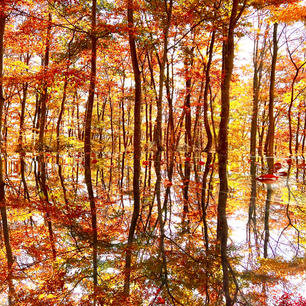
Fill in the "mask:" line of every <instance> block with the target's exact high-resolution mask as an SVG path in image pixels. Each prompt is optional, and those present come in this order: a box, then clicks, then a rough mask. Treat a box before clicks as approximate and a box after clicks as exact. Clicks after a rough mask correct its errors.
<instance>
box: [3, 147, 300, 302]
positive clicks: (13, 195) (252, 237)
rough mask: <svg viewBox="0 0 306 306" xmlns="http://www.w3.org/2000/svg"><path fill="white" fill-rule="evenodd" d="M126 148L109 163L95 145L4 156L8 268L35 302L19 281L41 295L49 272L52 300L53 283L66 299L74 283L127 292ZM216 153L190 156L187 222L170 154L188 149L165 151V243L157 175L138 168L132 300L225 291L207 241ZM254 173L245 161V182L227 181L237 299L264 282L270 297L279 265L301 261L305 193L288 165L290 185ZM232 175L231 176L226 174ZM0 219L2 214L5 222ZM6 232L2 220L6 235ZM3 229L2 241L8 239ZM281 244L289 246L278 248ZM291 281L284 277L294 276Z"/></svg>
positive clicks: (252, 294)
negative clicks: (70, 151)
mask: <svg viewBox="0 0 306 306" xmlns="http://www.w3.org/2000/svg"><path fill="white" fill-rule="evenodd" d="M104 156H105V155H104ZM125 157H126V158H125V161H124V162H123V161H122V156H113V159H112V163H113V164H112V165H111V159H110V158H109V159H108V158H99V157H94V158H91V160H93V159H97V160H98V162H95V163H91V162H90V158H89V156H88V157H87V158H84V157H83V156H75V157H74V156H70V157H69V156H61V155H59V156H58V157H57V158H54V156H46V155H45V156H43V155H41V156H38V157H37V158H36V157H35V158H33V159H32V158H29V157H23V158H20V156H18V157H17V158H15V157H14V156H13V157H12V158H8V159H5V160H4V161H3V162H4V163H6V165H4V167H3V168H4V169H7V170H8V173H7V174H5V176H4V177H5V179H6V181H7V184H6V189H7V191H6V196H7V201H6V210H7V211H8V214H7V216H6V218H7V221H8V222H7V225H8V224H12V226H11V227H10V229H9V230H8V227H7V233H8V234H9V236H10V237H9V238H10V239H9V243H10V246H11V252H12V255H11V259H12V261H15V262H16V264H15V263H14V265H13V273H12V275H13V276H15V275H18V277H19V275H20V274H21V275H23V277H24V278H25V279H27V281H26V283H25V284H24V285H23V289H21V287H20V284H21V282H20V280H19V278H14V282H11V283H12V284H14V289H15V291H16V296H18V298H19V300H20V301H24V302H27V303H28V305H31V304H30V303H31V302H29V301H31V298H30V297H29V295H28V296H27V295H24V296H23V297H20V294H21V293H22V294H24V292H31V296H32V302H33V301H38V302H39V301H40V300H39V298H38V297H39V296H41V294H43V293H44V291H43V290H46V289H45V288H46V287H45V286H47V284H49V283H50V281H47V280H48V279H50V280H51V282H52V283H54V285H53V287H52V289H50V290H49V291H48V290H47V291H45V292H48V293H46V295H49V298H50V299H51V300H52V297H51V294H52V295H54V296H58V297H61V298H64V297H65V296H66V297H67V298H66V300H67V303H68V301H71V300H72V296H73V294H75V293H77V292H81V293H82V294H81V295H82V297H80V300H79V301H81V300H84V301H85V299H86V298H87V299H88V300H91V301H93V300H94V293H95V295H96V298H95V299H96V303H97V305H98V303H99V302H102V301H104V303H105V304H107V303H110V300H111V299H112V298H114V297H115V298H116V299H117V300H119V301H120V300H121V299H122V301H123V299H124V297H123V296H122V292H123V285H124V264H125V262H124V259H125V256H124V254H125V246H126V237H127V233H128V226H129V222H130V217H131V212H132V211H131V207H132V206H131V203H132V199H131V194H130V193H129V190H131V186H129V185H127V181H125V180H124V179H123V180H122V174H124V175H125V176H126V174H127V172H128V167H129V165H130V164H131V160H130V158H131V155H129V156H128V155H127V156H125ZM203 157H204V158H203ZM214 159H215V157H214V155H213V154H211V153H209V154H206V155H205V156H201V160H203V161H205V165H203V164H202V165H199V163H198V160H199V157H198V156H197V159H194V158H192V159H191V161H190V164H191V165H193V167H191V174H190V182H189V188H188V199H189V212H188V215H187V217H188V222H189V225H188V227H189V228H188V231H186V230H184V223H182V220H183V219H184V215H183V207H184V192H185V191H184V188H183V184H182V181H183V180H182V177H181V176H180V173H181V174H182V173H183V174H184V169H183V168H181V169H180V165H179V163H177V162H176V161H179V160H183V161H184V153H183V154H182V155H180V153H179V152H177V153H176V154H175V155H174V156H173V158H172V159H171V158H169V161H171V160H172V163H170V164H164V165H161V175H162V177H161V180H162V184H161V189H160V196H161V209H162V210H161V212H162V221H163V223H162V225H163V233H164V234H163V235H164V248H163V250H161V248H160V235H161V231H160V221H159V220H158V209H157V206H156V200H155V199H154V198H155V196H156V195H155V190H156V187H155V185H154V184H152V183H151V187H150V188H149V185H148V180H149V178H148V173H149V172H148V170H147V177H146V176H145V171H146V167H149V165H144V166H143V167H142V171H141V184H140V186H141V210H140V216H139V222H138V224H137V227H136V232H135V243H134V244H133V249H132V250H133V254H134V256H135V257H134V260H133V263H132V265H131V279H130V286H131V287H130V298H131V300H132V301H133V303H135V304H136V305H137V303H138V304H139V305H141V303H143V301H152V300H153V299H154V298H156V301H158V300H157V298H158V297H162V298H164V299H165V300H166V301H168V302H170V303H173V305H174V304H176V305H179V304H180V303H181V304H183V305H221V304H222V303H223V298H224V290H223V278H222V273H221V270H220V267H221V264H222V261H221V260H222V258H221V256H220V253H218V252H217V250H218V249H217V248H216V247H215V246H216V234H217V228H216V224H217V205H216V199H217V195H218V193H217V190H218V188H216V187H217V185H216V183H218V180H216V178H215V177H216V169H217V166H216V164H215V162H214ZM193 163H194V164H193ZM122 165H124V169H122ZM85 166H86V169H87V171H85V170H84V167H85ZM110 166H111V167H112V172H110ZM88 169H91V170H90V171H89V170H88ZM14 171H15V172H14ZM18 171H19V172H20V173H18ZM110 175H111V176H112V178H111V179H110ZM235 175H236V174H235ZM151 176H152V178H151V179H150V180H151V182H153V181H155V176H154V172H152V173H151ZM255 177H256V172H254V168H252V165H251V181H250V186H248V184H247V182H248V180H249V176H247V177H244V176H241V182H240V179H239V184H238V185H237V182H235V184H236V185H234V186H239V188H238V187H237V189H236V187H234V188H232V187H231V196H230V197H229V198H228V208H227V214H228V216H229V217H230V221H229V236H228V245H227V249H226V251H225V256H224V258H225V259H224V260H225V265H226V267H227V269H228V283H229V291H230V294H231V298H232V299H233V298H235V292H237V298H236V299H237V301H239V302H241V303H246V301H249V303H251V304H252V303H253V302H254V305H256V303H257V302H256V298H257V299H258V300H260V299H262V300H260V301H263V295H264V293H265V294H266V296H267V301H268V298H269V295H270V292H271V290H272V288H273V286H274V284H276V283H280V284H281V283H282V282H283V283H284V284H285V281H284V279H283V276H285V275H286V274H287V273H289V272H290V271H292V273H297V274H298V273H299V272H298V271H299V269H300V268H301V267H302V261H301V259H299V258H297V257H296V255H297V254H298V255H301V254H302V247H301V246H302V243H303V241H304V233H303V229H302V228H303V226H304V221H303V218H304V215H305V212H303V207H302V206H300V205H298V203H301V202H300V201H301V197H302V196H303V193H302V192H300V191H299V189H297V187H296V186H295V185H294V184H292V181H291V179H292V177H290V179H289V180H288V183H287V185H286V180H287V179H286V178H284V179H283V181H281V179H279V182H278V184H276V185H275V187H274V186H273V189H272V187H271V186H270V187H266V186H263V185H262V183H258V182H257V181H255ZM236 178H237V176H235V180H236ZM145 180H146V182H147V183H146V186H145V182H144V181H145ZM110 181H111V183H110ZM121 182H123V184H122V189H121ZM169 182H171V184H170V183H169ZM233 182H234V181H232V178H231V176H229V184H230V186H231V184H232V183H233ZM130 184H131V182H130ZM144 186H145V188H144ZM268 186H269V185H268ZM283 186H285V187H283ZM297 186H301V187H302V185H297ZM252 188H253V189H252ZM238 189H239V190H238ZM301 190H303V189H301ZM248 192H250V193H249V196H250V199H249V201H248V205H245V206H244V203H246V201H244V200H242V202H240V201H239V202H236V197H237V196H239V198H240V197H241V195H244V194H248ZM235 195H236V196H235ZM278 199H282V201H281V202H279V201H277V200H278ZM287 200H288V201H287ZM238 203H239V204H240V203H242V205H239V206H238ZM11 206H12V207H11ZM17 207H18V208H17ZM2 208H3V207H2ZM2 211H4V210H3V209H2ZM47 212H48V216H47ZM242 212H243V213H245V223H244V224H245V226H246V227H245V230H246V231H247V235H246V238H247V243H246V244H245V245H239V244H238V241H241V239H240V238H239V237H236V236H235V235H236V234H235V235H234V234H231V230H232V229H234V228H235V226H236V224H235V221H232V216H234V215H236V213H239V214H240V213H242ZM93 217H96V220H94V218H93ZM3 218H4V216H3V215H2V219H3ZM235 218H237V217H236V216H235ZM4 220H5V218H4ZM17 220H19V221H17ZM49 225H50V226H49ZM4 227H5V222H2V228H3V229H4ZM50 229H52V232H51V231H50ZM21 233H23V236H22V238H20V237H21ZM4 234H5V231H4V230H3V237H4V238H5V235H4ZM52 237H53V238H52ZM237 238H239V239H238V240H237V241H236V239H237ZM3 241H4V244H3V247H4V249H5V248H6V243H5V239H3ZM260 250H261V251H260ZM264 250H266V251H264ZM288 250H289V251H288ZM298 251H299V253H297V252H298ZM284 252H286V253H287V254H288V258H284V257H279V256H283V254H284ZM3 254H4V255H2V256H6V255H5V254H9V253H6V252H4V253H3ZM20 254H23V255H22V256H21V255H20ZM260 254H261V256H260ZM264 254H267V258H266V260H267V261H262V260H261V258H263V257H265V256H264ZM13 256H14V257H13ZM289 256H290V258H289ZM8 257H9V256H8ZM14 258H16V259H14ZM4 259H5V260H7V259H6V258H4ZM17 263H18V264H17ZM245 264H246V266H245ZM290 265H291V266H290ZM242 267H243V268H242ZM267 267H269V268H267ZM6 268H7V267H6ZM2 269H4V267H3V268H2ZM35 271H36V272H35ZM165 273H167V278H166V279H165ZM162 274H163V275H162ZM31 275H35V279H34V280H33V281H38V282H42V283H43V284H44V285H43V286H41V287H39V286H37V287H35V289H30V286H29V285H28V284H30V283H31V278H30V277H31ZM282 279H283V280H282ZM7 284H8V283H7ZM64 285H65V286H66V287H65V286H64ZM154 286H156V287H157V288H156V287H154ZM287 286H289V288H290V286H291V284H290V283H287ZM94 288H95V290H94ZM159 288H160V289H159ZM21 290H22V291H21ZM195 293H196V294H195ZM172 297H173V299H172ZM254 299H255V300H254ZM47 300H48V298H47V297H46V296H41V302H46V301H47ZM17 305H18V304H17ZM37 305H39V304H37ZM63 305H65V304H63ZM67 305H68V304H67ZM70 305H73V303H72V302H71V304H70Z"/></svg>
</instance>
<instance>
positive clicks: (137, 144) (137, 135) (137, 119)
mask: <svg viewBox="0 0 306 306" xmlns="http://www.w3.org/2000/svg"><path fill="white" fill-rule="evenodd" d="M133 15H134V1H133V0H127V19H128V31H129V46H130V54H131V60H132V66H133V73H134V81H135V99H134V158H133V164H134V174H133V196H134V207H133V215H132V220H131V225H130V229H129V236H128V243H127V251H126V259H125V279H124V294H125V295H126V296H128V295H129V294H130V277H131V262H132V249H131V247H132V244H133V241H134V234H135V231H136V225H137V220H138V217H139V211H140V188H139V180H140V170H141V169H140V158H141V100H142V98H141V75H140V70H139V65H138V59H137V50H136V41H135V28H134V17H133Z"/></svg>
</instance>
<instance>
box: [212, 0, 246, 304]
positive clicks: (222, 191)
mask: <svg viewBox="0 0 306 306" xmlns="http://www.w3.org/2000/svg"><path fill="white" fill-rule="evenodd" d="M238 5H239V0H233V2H232V9H231V15H230V22H229V25H228V28H227V32H226V36H225V37H224V40H223V46H222V81H221V114H220V116H221V121H220V125H219V135H218V151H217V153H218V160H219V179H220V188H219V198H218V209H217V211H218V221H217V239H218V242H219V244H220V245H219V246H220V253H221V264H222V271H223V290H224V295H225V300H226V306H231V305H233V303H234V299H233V300H232V298H231V296H230V278H229V265H228V260H227V239H228V225H227V219H226V204H227V193H228V181H227V162H228V122H229V110H230V83H231V76H232V71H233V62H234V30H235V27H236V25H237V21H238V19H239V17H240V15H241V14H242V11H243V8H244V6H245V2H244V5H243V7H242V8H240V11H239V10H238Z"/></svg>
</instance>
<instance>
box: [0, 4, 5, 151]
mask: <svg viewBox="0 0 306 306" xmlns="http://www.w3.org/2000/svg"><path fill="white" fill-rule="evenodd" d="M5 2H6V1H5V0H0V146H1V149H2V144H1V143H2V115H3V106H4V100H5V99H4V95H3V57H4V31H5V19H6V16H5V7H6V5H5Z"/></svg>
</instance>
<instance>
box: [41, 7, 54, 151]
mask: <svg viewBox="0 0 306 306" xmlns="http://www.w3.org/2000/svg"><path fill="white" fill-rule="evenodd" d="M51 23H52V15H51V13H50V12H49V15H48V27H47V40H46V49H45V55H44V61H43V72H44V73H46V72H47V70H48V67H49V58H50V40H51ZM46 77H47V76H46V75H45V76H44V78H46ZM47 100H48V81H47V80H44V81H43V85H42V94H41V97H40V101H39V104H40V111H41V113H40V120H39V139H38V150H39V151H42V150H43V149H44V147H45V144H44V136H45V125H46V117H47Z"/></svg>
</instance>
